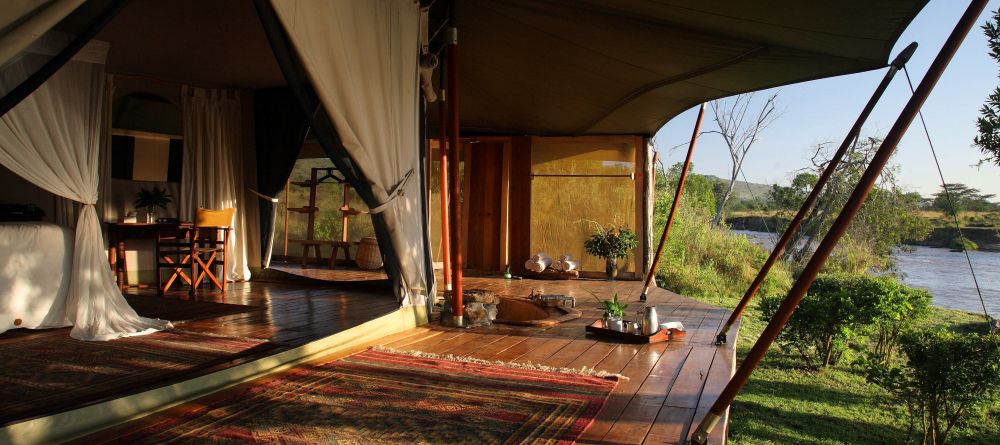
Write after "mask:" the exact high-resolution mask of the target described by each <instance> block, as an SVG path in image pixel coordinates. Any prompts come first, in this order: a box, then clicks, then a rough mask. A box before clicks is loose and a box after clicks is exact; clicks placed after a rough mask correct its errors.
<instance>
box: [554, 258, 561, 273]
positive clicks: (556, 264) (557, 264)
mask: <svg viewBox="0 0 1000 445" xmlns="http://www.w3.org/2000/svg"><path fill="white" fill-rule="evenodd" d="M552 268H553V269H555V270H558V271H562V270H563V262H562V260H555V261H553V262H552Z"/></svg>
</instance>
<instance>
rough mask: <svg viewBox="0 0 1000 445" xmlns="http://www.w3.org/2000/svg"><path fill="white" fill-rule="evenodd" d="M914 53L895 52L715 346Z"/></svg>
mask: <svg viewBox="0 0 1000 445" xmlns="http://www.w3.org/2000/svg"><path fill="white" fill-rule="evenodd" d="M916 50H917V43H916V42H914V43H911V44H910V45H909V46H907V47H906V49H904V50H903V51H902V52H901V53H899V55H898V56H896V59H895V60H893V61H892V64H891V65H889V70H888V71H886V73H885V76H884V77H883V78H882V82H881V83H879V85H878V88H876V89H875V92H874V93H873V94H872V97H871V98H870V99H868V104H866V105H865V108H864V109H863V110H861V114H860V115H859V116H858V119H857V120H855V121H854V126H852V127H851V129H850V131H848V132H847V137H845V138H844V142H842V143H841V144H840V148H838V149H837V152H836V153H834V155H833V157H832V158H830V163H829V164H827V166H826V169H824V170H823V173H822V174H821V175H820V176H819V179H817V180H816V185H815V186H813V189H812V191H811V192H809V196H807V197H806V200H805V201H803V202H802V206H801V207H799V211H798V213H796V214H795V217H794V218H792V220H791V221H790V222H789V223H788V228H786V229H785V233H784V234H782V235H781V239H779V240H778V243H777V244H775V245H774V250H772V251H771V255H770V256H769V257H767V261H765V262H764V265H763V266H761V268H760V271H759V272H757V277H756V278H754V280H753V283H751V284H750V287H749V288H747V291H746V293H744V294H743V299H741V300H740V302H739V304H737V305H736V309H733V313H732V314H730V315H729V320H727V321H726V324H725V325H724V326H723V327H722V330H720V331H719V334H718V335H717V336H716V338H715V344H716V345H722V344H725V343H726V334H728V333H729V329H731V328H732V327H733V325H734V324H736V321H737V320H739V319H740V317H741V316H742V315H743V311H745V310H746V308H747V305H749V304H750V300H752V299H753V297H754V295H755V294H756V293H757V291H758V290H759V289H760V286H761V285H763V284H764V279H765V278H767V274H768V272H770V271H771V267H772V266H774V263H776V262H778V258H780V257H781V254H782V253H784V252H785V248H787V247H788V243H789V242H791V241H792V237H793V236H794V235H795V232H796V231H798V229H799V226H800V225H801V224H802V221H803V220H805V218H806V214H807V213H809V210H810V209H812V206H813V204H815V203H816V200H817V199H819V195H820V192H822V191H823V187H824V186H825V185H826V183H827V182H828V181H829V180H830V177H831V176H833V172H834V171H835V170H836V169H837V166H838V165H839V164H840V160H841V159H842V158H843V157H844V154H846V153H847V150H848V149H849V148H850V147H851V144H853V143H854V140H855V138H857V137H858V135H859V134H860V133H861V127H862V126H863V125H864V124H865V121H866V120H868V116H869V115H870V114H871V112H872V110H873V109H874V108H875V105H876V104H878V101H879V99H881V98H882V93H884V92H885V90H886V88H888V87H889V83H890V82H891V81H892V78H893V77H894V76H895V75H896V72H897V71H899V70H900V69H902V68H903V65H906V62H907V61H908V60H910V56H912V55H913V52H914V51H916Z"/></svg>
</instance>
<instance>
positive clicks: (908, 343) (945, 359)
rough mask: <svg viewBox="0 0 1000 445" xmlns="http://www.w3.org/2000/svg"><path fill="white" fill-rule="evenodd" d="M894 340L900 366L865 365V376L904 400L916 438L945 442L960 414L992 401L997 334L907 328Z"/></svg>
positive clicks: (997, 385) (999, 367) (999, 384)
mask: <svg viewBox="0 0 1000 445" xmlns="http://www.w3.org/2000/svg"><path fill="white" fill-rule="evenodd" d="M899 343H900V349H901V351H902V352H903V355H905V356H906V358H907V363H906V365H905V366H903V367H888V366H886V365H884V364H873V365H870V366H869V369H868V380H869V381H871V382H872V383H875V384H878V385H879V386H882V387H883V388H885V389H886V390H888V391H889V393H891V394H892V395H893V396H894V397H895V398H896V400H897V401H898V402H900V403H902V404H903V405H905V407H906V409H907V411H908V412H909V414H910V427H911V431H912V430H913V429H914V427H915V426H916V425H919V426H920V433H921V436H920V437H921V439H922V443H924V444H943V443H945V440H947V438H948V433H949V432H951V430H952V428H953V427H954V426H955V425H957V424H958V423H959V422H960V421H961V420H962V419H963V418H967V417H968V416H969V415H971V414H976V413H980V412H982V411H983V410H984V409H986V408H988V407H990V406H993V405H994V404H995V403H996V401H997V399H998V397H997V392H998V391H1000V335H998V334H958V333H954V332H948V331H943V330H941V331H908V332H907V333H904V334H903V335H901V336H900V339H899Z"/></svg>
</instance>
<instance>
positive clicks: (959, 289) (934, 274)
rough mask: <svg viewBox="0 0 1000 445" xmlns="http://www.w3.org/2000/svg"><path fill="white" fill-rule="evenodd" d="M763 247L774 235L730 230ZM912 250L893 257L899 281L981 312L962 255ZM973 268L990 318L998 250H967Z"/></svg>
mask: <svg viewBox="0 0 1000 445" xmlns="http://www.w3.org/2000/svg"><path fill="white" fill-rule="evenodd" d="M733 232H734V233H738V234H740V235H744V236H746V237H747V238H749V239H750V241H753V242H754V243H756V244H759V245H761V246H763V247H764V248H766V249H771V248H773V247H774V244H775V239H776V235H774V234H772V233H765V232H754V231H750V230H733ZM911 248H912V251H909V252H907V251H899V252H897V253H896V254H895V255H894V256H895V259H896V266H897V268H898V269H899V274H900V275H902V279H903V282H904V283H906V284H907V285H910V286H913V287H920V288H924V289H927V290H928V291H930V292H931V294H932V295H933V296H934V303H933V304H934V305H935V306H941V307H946V308H950V309H960V310H963V311H967V312H975V313H977V314H981V313H983V305H982V304H981V303H980V302H979V297H978V295H977V294H976V286H975V283H974V282H973V280H972V274H970V273H969V263H968V262H966V259H965V254H964V253H962V252H952V251H950V250H948V249H941V248H936V247H924V246H912V247H911ZM969 256H970V257H971V259H972V265H973V267H975V269H976V278H977V279H978V281H979V288H980V289H981V290H982V292H983V300H985V302H986V309H987V310H988V311H989V313H990V315H992V316H993V317H994V318H996V317H1000V252H979V251H973V252H969Z"/></svg>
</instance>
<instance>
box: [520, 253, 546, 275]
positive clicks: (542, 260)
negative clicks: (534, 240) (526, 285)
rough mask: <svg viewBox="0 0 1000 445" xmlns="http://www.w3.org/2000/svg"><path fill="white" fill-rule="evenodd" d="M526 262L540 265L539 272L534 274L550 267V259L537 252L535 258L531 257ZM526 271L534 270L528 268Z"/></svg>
mask: <svg viewBox="0 0 1000 445" xmlns="http://www.w3.org/2000/svg"><path fill="white" fill-rule="evenodd" d="M528 261H533V262H536V263H538V264H540V265H541V270H535V272H541V271H543V270H545V269H548V268H549V266H551V265H552V258H551V257H549V256H548V255H546V254H545V253H544V252H539V253H537V254H535V256H533V257H531V259H530V260H528ZM525 267H528V266H525ZM528 270H534V269H530V268H529V269H528Z"/></svg>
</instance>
